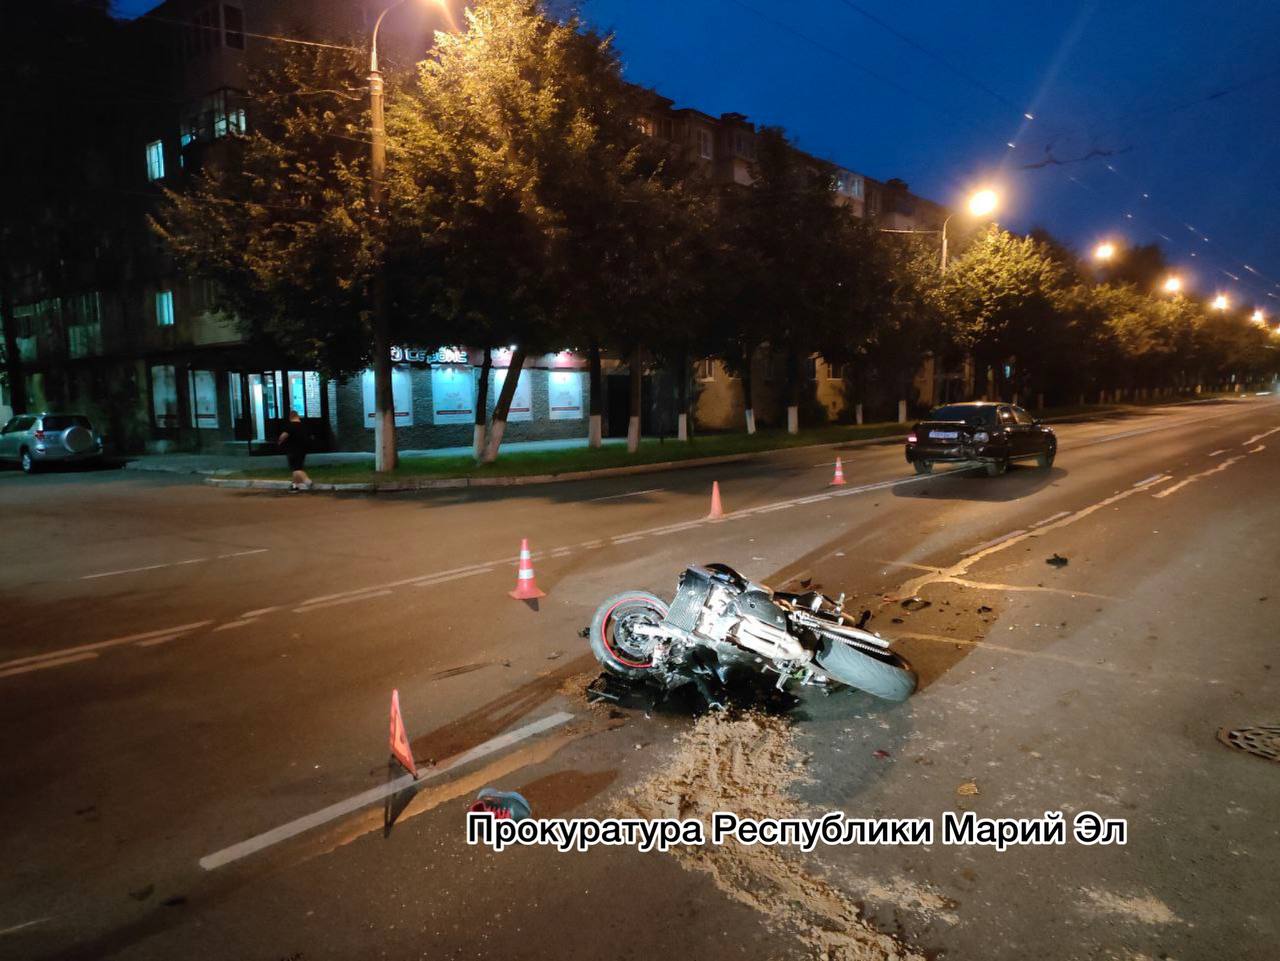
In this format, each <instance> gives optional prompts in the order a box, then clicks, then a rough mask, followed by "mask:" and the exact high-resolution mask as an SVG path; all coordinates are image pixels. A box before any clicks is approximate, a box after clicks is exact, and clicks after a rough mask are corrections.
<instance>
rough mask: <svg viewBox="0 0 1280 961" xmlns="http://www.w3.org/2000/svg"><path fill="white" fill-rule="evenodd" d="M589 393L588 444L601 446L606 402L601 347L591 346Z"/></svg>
mask: <svg viewBox="0 0 1280 961" xmlns="http://www.w3.org/2000/svg"><path fill="white" fill-rule="evenodd" d="M588 380H589V381H590V384H589V385H588V393H589V394H590V405H591V406H590V408H589V410H590V415H591V420H590V421H589V424H590V426H589V427H588V428H587V444H588V445H590V446H591V447H599V446H600V444H601V443H602V441H601V437H602V434H601V430H600V420H601V410H602V406H603V403H604V374H603V373H602V372H601V370H600V348H599V347H592V348H591V371H590V373H589V374H588Z"/></svg>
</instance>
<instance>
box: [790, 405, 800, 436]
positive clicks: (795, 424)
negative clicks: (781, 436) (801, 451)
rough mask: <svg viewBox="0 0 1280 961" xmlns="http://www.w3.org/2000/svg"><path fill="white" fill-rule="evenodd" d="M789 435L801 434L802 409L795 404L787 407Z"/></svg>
mask: <svg viewBox="0 0 1280 961" xmlns="http://www.w3.org/2000/svg"><path fill="white" fill-rule="evenodd" d="M787 433H788V434H798V433H800V408H799V407H797V406H796V405H795V404H788V405H787Z"/></svg>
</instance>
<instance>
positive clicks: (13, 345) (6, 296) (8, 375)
mask: <svg viewBox="0 0 1280 961" xmlns="http://www.w3.org/2000/svg"><path fill="white" fill-rule="evenodd" d="M10 285H11V278H10V276H9V271H8V269H7V268H0V331H3V334H4V375H5V382H6V384H7V385H8V388H9V406H10V407H12V408H13V412H14V413H15V414H24V413H26V411H27V379H26V376H25V375H24V374H23V372H22V357H21V355H19V353H18V326H17V325H18V322H17V319H16V318H15V317H14V316H13V294H12V291H11V289H10Z"/></svg>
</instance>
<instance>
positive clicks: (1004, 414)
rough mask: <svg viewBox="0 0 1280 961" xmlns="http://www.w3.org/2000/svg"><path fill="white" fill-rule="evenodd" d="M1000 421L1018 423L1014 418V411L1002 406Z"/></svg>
mask: <svg viewBox="0 0 1280 961" xmlns="http://www.w3.org/2000/svg"><path fill="white" fill-rule="evenodd" d="M1000 423H1002V424H1015V423H1017V421H1015V420H1014V418H1013V411H1011V410H1010V409H1009V408H1008V407H1001V408H1000Z"/></svg>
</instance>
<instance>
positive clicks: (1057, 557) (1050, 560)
mask: <svg viewBox="0 0 1280 961" xmlns="http://www.w3.org/2000/svg"><path fill="white" fill-rule="evenodd" d="M1045 563H1046V564H1049V565H1051V566H1053V567H1066V566H1067V565H1068V564H1070V563H1071V562H1070V561H1069V560H1067V558H1065V557H1063V556H1062V555H1061V554H1058V553H1055V554H1054V555H1053V556H1052V557H1047V558H1045Z"/></svg>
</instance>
